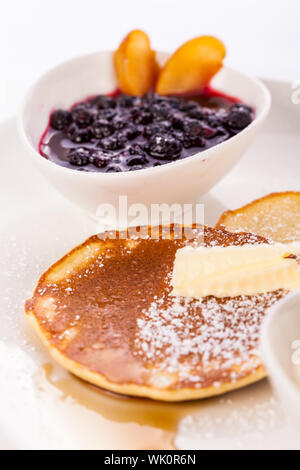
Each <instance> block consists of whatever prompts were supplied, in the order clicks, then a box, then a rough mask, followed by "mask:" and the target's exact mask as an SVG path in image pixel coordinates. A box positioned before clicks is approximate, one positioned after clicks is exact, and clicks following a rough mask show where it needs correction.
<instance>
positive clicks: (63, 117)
mask: <svg viewBox="0 0 300 470" xmlns="http://www.w3.org/2000/svg"><path fill="white" fill-rule="evenodd" d="M71 122H72V116H71V113H70V112H69V111H64V110H62V109H58V110H57V111H54V112H53V113H52V114H51V118H50V125H51V127H53V129H56V130H57V131H62V130H63V129H65V128H66V127H67V126H68V125H69V124H70V123H71Z"/></svg>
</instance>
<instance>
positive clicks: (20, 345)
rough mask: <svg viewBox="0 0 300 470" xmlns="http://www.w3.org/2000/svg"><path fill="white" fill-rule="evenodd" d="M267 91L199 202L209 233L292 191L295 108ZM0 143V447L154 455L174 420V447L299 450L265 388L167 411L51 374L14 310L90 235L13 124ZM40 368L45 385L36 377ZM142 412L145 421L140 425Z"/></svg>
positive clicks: (2, 131) (286, 91)
mask: <svg viewBox="0 0 300 470" xmlns="http://www.w3.org/2000/svg"><path fill="white" fill-rule="evenodd" d="M266 84H267V86H268V87H269V88H270V90H271V93H272V98H273V106H272V111H271V114H270V117H269V119H268V122H267V124H266V126H265V127H264V130H263V132H262V133H261V134H260V136H259V137H258V139H257V140H256V142H255V144H254V146H253V147H252V148H251V150H250V151H249V152H248V154H247V155H246V156H245V157H244V158H243V159H242V160H241V162H240V163H239V164H238V165H237V166H236V167H235V168H234V169H233V170H232V171H231V173H230V174H229V175H228V176H227V177H226V178H225V179H224V180H223V181H221V182H220V183H219V184H218V185H217V186H216V187H215V188H214V189H213V190H212V191H211V192H210V193H209V194H207V195H206V196H205V197H204V198H203V202H205V221H206V223H208V224H213V223H215V222H216V220H217V218H218V216H219V215H220V214H221V213H222V212H223V211H224V210H225V209H227V208H235V207H238V206H240V205H242V204H244V203H246V202H249V201H251V200H252V199H254V198H256V197H259V196H262V195H264V194H267V193H270V192H272V191H284V190H300V187H299V171H300V159H299V147H300V134H299V120H300V106H296V105H293V104H292V101H291V92H292V89H291V86H290V85H289V84H288V83H283V82H273V81H268V82H266ZM0 142H1V149H0V150H1V154H0V175H1V176H0V177H1V185H0V191H1V198H0V209H1V215H2V223H1V233H0V247H1V258H0V318H1V323H0V324H1V328H0V417H1V418H0V447H3V448H9V447H12V448H26V449H28V448H35V449H37V448H71V449H74V448H87V449H91V448H100V449H101V448H102V449H105V448H106V449H107V448H110V449H113V448H114V449H121V448H127V449H130V448H131V449H134V448H137V447H138V446H139V448H141V447H142V446H144V448H149V449H153V448H155V446H158V442H161V444H160V445H161V447H162V448H163V445H164V444H163V443H164V442H166V441H164V439H167V438H169V437H172V435H171V433H170V432H166V431H163V430H161V429H160V428H163V427H165V428H168V427H169V426H170V425H168V424H166V423H167V420H169V421H170V422H171V421H172V415H173V413H174V414H176V415H177V416H181V417H182V416H183V418H182V419H181V420H180V423H179V428H178V432H177V435H176V439H175V442H176V445H177V446H178V447H179V448H190V449H218V448H234V449H237V448H285V449H287V448H294V449H295V448H299V447H300V445H299V440H298V439H297V435H296V433H295V432H294V430H293V429H290V428H289V427H288V426H287V424H286V423H285V420H284V418H283V416H282V413H281V410H280V407H279V405H278V403H277V401H276V400H275V399H274V397H273V394H272V391H271V389H270V386H269V384H268V382H267V381H263V382H261V383H259V384H256V385H253V386H251V387H248V388H246V389H243V390H240V391H237V392H233V393H230V394H228V395H225V396H224V397H221V398H215V399H210V400H205V401H202V402H198V403H194V404H187V405H175V406H174V405H168V404H152V403H151V402H149V401H146V400H124V399H121V398H116V397H113V396H108V395H104V394H103V393H102V392H100V391H94V390H92V389H91V388H90V387H89V386H87V385H84V384H82V383H80V382H79V381H77V379H75V378H72V377H71V376H70V375H69V374H67V373H66V372H64V371H63V370H62V369H61V368H60V367H58V366H54V364H53V362H52V360H51V359H50V358H49V356H48V354H47V352H46V351H45V349H44V348H43V347H42V345H41V344H40V342H39V341H38V340H37V338H36V337H35V335H34V333H33V332H32V331H31V329H30V328H29V326H27V323H26V320H25V317H24V313H23V303H24V300H25V299H26V298H27V297H29V296H30V295H31V292H32V289H33V287H34V285H35V282H36V280H37V278H38V276H39V275H40V274H41V273H42V271H43V270H44V269H45V268H47V267H48V266H49V265H50V264H51V263H52V262H53V261H54V260H56V259H57V258H58V257H59V256H61V255H62V254H63V253H65V252H66V250H68V249H69V248H71V247H73V246H74V245H76V244H77V243H79V242H80V241H82V240H84V239H85V238H86V237H87V236H88V235H89V234H91V233H92V232H93V230H94V227H93V225H92V223H91V222H89V221H88V220H87V219H86V217H85V215H84V214H83V213H81V212H80V210H78V209H77V208H76V207H73V206H72V205H71V204H70V203H68V202H66V201H65V200H63V199H62V198H61V196H59V195H58V194H57V193H56V192H55V190H54V189H52V188H51V187H50V186H48V185H47V184H46V183H45V182H44V180H43V179H42V178H40V177H39V175H38V173H37V172H36V170H35V168H34V167H33V166H31V165H30V163H29V162H28V160H27V159H24V160H23V154H24V151H23V147H22V145H21V143H19V140H18V137H17V132H16V127H15V122H14V121H12V120H11V121H7V122H5V123H4V124H2V125H1V126H0ZM46 363H47V364H48V366H47V367H46V368H45V364H46ZM49 364H53V366H54V370H53V373H52V374H51V377H52V382H51V381H49V380H48V379H46V377H45V370H47V371H48V372H49V367H50V366H49ZM55 380H57V382H56V383H55ZM53 381H54V382H53ZM147 410H149V411H150V410H151V413H150V412H149V413H148V414H151V418H150V417H149V416H148V418H147V419H145V418H144V417H145V415H147ZM142 415H143V417H142ZM141 435H143V436H144V437H143V444H138V443H139V442H141V440H140V438H139V437H138V436H141ZM165 445H166V444H165Z"/></svg>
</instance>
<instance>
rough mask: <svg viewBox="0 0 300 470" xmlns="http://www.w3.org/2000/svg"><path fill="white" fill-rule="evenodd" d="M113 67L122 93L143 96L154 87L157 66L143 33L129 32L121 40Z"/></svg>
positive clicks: (148, 40) (137, 31) (154, 55)
mask: <svg viewBox="0 0 300 470" xmlns="http://www.w3.org/2000/svg"><path fill="white" fill-rule="evenodd" d="M114 66H115V71H116V75H117V79H118V83H119V87H120V90H121V91H122V92H123V93H127V94H129V95H143V94H144V93H146V92H147V91H149V90H151V88H153V87H154V85H155V81H156V78H157V74H158V64H157V62H156V54H155V51H153V50H152V49H151V44H150V39H149V37H148V35H147V34H146V33H144V31H140V30H134V31H131V32H130V33H129V34H128V35H127V36H126V37H125V38H124V39H123V41H122V42H121V44H120V46H119V47H118V49H117V50H116V52H115V54H114Z"/></svg>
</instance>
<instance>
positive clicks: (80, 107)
mask: <svg viewBox="0 0 300 470" xmlns="http://www.w3.org/2000/svg"><path fill="white" fill-rule="evenodd" d="M71 114H72V118H73V120H74V121H75V122H76V124H78V126H79V127H87V126H89V125H90V124H91V123H92V121H93V115H92V113H91V111H90V110H89V108H88V107H87V105H86V103H80V104H77V105H75V106H74V107H73V108H72V110H71Z"/></svg>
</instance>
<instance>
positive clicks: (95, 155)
mask: <svg viewBox="0 0 300 470" xmlns="http://www.w3.org/2000/svg"><path fill="white" fill-rule="evenodd" d="M111 158H112V156H111V154H110V153H109V152H106V151H105V150H93V152H92V155H91V156H90V159H89V160H90V163H92V164H93V165H94V166H95V167H97V168H105V167H106V166H107V165H108V163H109V162H110V161H111Z"/></svg>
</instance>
